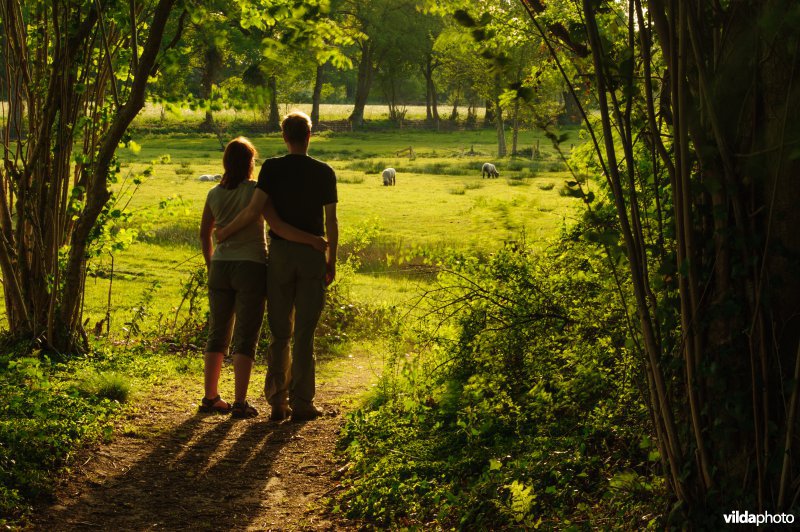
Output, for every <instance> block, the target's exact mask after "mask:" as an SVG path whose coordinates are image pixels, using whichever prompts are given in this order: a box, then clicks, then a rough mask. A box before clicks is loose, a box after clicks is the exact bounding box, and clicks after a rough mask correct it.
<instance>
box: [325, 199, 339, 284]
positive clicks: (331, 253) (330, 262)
mask: <svg viewBox="0 0 800 532" xmlns="http://www.w3.org/2000/svg"><path fill="white" fill-rule="evenodd" d="M325 236H327V237H328V257H327V260H326V268H325V269H326V272H325V283H326V284H331V283H332V282H333V280H334V279H335V278H336V252H337V251H338V248H339V220H338V219H337V218H336V204H335V203H329V204H327V205H325Z"/></svg>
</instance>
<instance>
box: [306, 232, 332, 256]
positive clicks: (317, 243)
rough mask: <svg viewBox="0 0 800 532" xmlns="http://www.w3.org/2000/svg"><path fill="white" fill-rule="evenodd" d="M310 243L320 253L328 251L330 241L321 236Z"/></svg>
mask: <svg viewBox="0 0 800 532" xmlns="http://www.w3.org/2000/svg"><path fill="white" fill-rule="evenodd" d="M309 245H310V246H311V247H312V248H314V249H316V250H317V251H319V252H320V253H325V252H326V251H328V241H327V240H325V239H324V238H323V237H321V236H318V237H316V238H315V239H314V240H312V241H311V243H310V244H309Z"/></svg>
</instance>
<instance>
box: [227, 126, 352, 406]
mask: <svg viewBox="0 0 800 532" xmlns="http://www.w3.org/2000/svg"><path fill="white" fill-rule="evenodd" d="M281 130H282V131H283V140H284V142H285V143H286V147H287V148H288V151H289V153H288V154H286V155H284V156H281V157H274V158H271V159H267V160H266V161H264V164H263V166H262V167H261V172H260V173H259V175H258V184H257V185H256V189H255V191H254V192H253V199H252V200H251V201H250V204H249V205H248V206H247V208H246V209H245V210H244V211H242V213H241V214H240V215H239V216H238V217H237V218H236V219H235V220H234V221H233V222H231V223H230V224H229V225H228V226H226V227H225V228H223V229H219V230H218V231H217V240H218V241H221V240H224V239H225V238H228V237H229V236H230V235H232V234H234V233H235V232H236V231H238V230H239V229H241V228H243V227H246V226H247V225H248V224H249V223H252V222H253V221H254V220H255V219H256V218H257V217H258V216H260V215H261V213H262V212H264V209H265V208H267V207H268V204H269V203H271V204H272V206H273V207H274V209H275V210H276V211H277V214H278V216H279V217H280V218H281V219H282V220H283V221H284V222H286V223H287V224H288V225H291V226H294V227H296V228H297V229H300V230H303V231H306V232H308V233H312V234H314V235H318V236H320V237H322V236H327V238H328V249H327V253H324V252H320V251H318V250H317V249H315V248H313V247H311V246H308V245H305V244H300V243H296V242H290V241H288V240H284V239H283V238H281V237H280V236H278V235H277V234H275V233H274V232H273V231H272V230H270V232H269V236H270V245H269V267H268V269H267V321H268V323H269V328H270V331H271V332H272V341H271V342H270V345H269V351H268V354H267V365H268V366H267V379H266V383H265V385H264V394H265V395H266V397H267V401H268V402H269V404H270V406H271V407H272V414H271V415H270V419H272V420H275V421H280V420H283V419H285V418H287V417H289V416H291V418H292V420H293V421H307V420H311V419H315V418H317V417H318V416H320V415H321V414H322V411H321V410H320V409H318V408H317V407H316V406H315V405H314V395H315V386H316V385H315V359H314V331H315V329H316V327H317V322H318V321H319V317H320V314H321V313H322V306H323V304H324V301H325V287H326V286H327V285H329V284H330V283H331V282H333V279H334V277H335V276H336V251H337V247H338V241H339V226H338V221H337V219H336V203H337V201H338V197H337V191H336V174H335V173H334V171H333V169H332V168H331V167H330V166H328V165H327V164H325V163H323V162H321V161H318V160H316V159H314V158H312V157H309V155H308V145H309V142H310V140H311V119H310V118H309V117H308V115H306V114H305V113H302V112H299V111H294V112H292V113H290V114H289V115H287V116H286V117H285V118H284V119H283V122H282V123H281ZM292 339H293V340H294V344H293V349H292V353H291V365H290V364H289V359H290V356H289V342H290V340H292Z"/></svg>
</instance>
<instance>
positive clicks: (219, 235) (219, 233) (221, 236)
mask: <svg viewBox="0 0 800 532" xmlns="http://www.w3.org/2000/svg"><path fill="white" fill-rule="evenodd" d="M214 237H215V238H216V239H217V245H219V243H220V242H224V241H225V239H226V238H228V232H227V231H225V228H224V227H219V226H217V228H216V229H214Z"/></svg>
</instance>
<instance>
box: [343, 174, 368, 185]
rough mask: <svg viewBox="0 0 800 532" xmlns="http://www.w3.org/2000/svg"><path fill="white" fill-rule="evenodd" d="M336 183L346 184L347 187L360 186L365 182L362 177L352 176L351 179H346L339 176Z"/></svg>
mask: <svg viewBox="0 0 800 532" xmlns="http://www.w3.org/2000/svg"><path fill="white" fill-rule="evenodd" d="M336 182H337V183H339V184H341V183H344V184H345V185H360V184H361V183H363V182H364V178H363V177H361V176H351V177H344V176H339V177H337V178H336Z"/></svg>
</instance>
